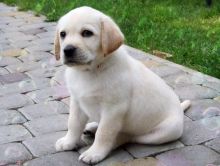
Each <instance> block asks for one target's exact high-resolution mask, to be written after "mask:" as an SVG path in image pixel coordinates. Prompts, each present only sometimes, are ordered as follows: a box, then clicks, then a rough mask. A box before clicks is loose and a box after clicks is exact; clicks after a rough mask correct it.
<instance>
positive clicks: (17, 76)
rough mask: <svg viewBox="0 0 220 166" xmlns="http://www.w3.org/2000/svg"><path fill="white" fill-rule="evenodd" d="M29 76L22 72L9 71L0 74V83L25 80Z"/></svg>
mask: <svg viewBox="0 0 220 166" xmlns="http://www.w3.org/2000/svg"><path fill="white" fill-rule="evenodd" d="M27 79H29V77H28V76H27V75H26V74H24V73H10V74H5V75H1V76H0V83H2V84H10V83H14V82H19V81H23V80H27Z"/></svg>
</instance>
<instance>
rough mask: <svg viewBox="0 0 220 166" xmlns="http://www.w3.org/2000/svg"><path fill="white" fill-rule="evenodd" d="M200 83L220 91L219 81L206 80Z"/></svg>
mask: <svg viewBox="0 0 220 166" xmlns="http://www.w3.org/2000/svg"><path fill="white" fill-rule="evenodd" d="M202 85H203V86H206V87H209V88H211V89H214V90H216V91H218V92H220V82H214V81H213V82H211V81H206V82H204V83H203V84H202Z"/></svg>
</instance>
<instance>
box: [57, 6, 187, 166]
mask: <svg viewBox="0 0 220 166" xmlns="http://www.w3.org/2000/svg"><path fill="white" fill-rule="evenodd" d="M123 40H124V36H123V34H122V32H121V31H120V29H119V27H118V26H117V25H116V24H115V23H114V21H113V20H112V19H111V18H110V17H108V16H106V15H104V14H103V13H101V12H99V11H97V10H95V9H92V8H90V7H80V8H76V9H74V10H72V11H70V12H69V13H67V14H66V15H64V16H63V17H62V18H61V19H60V20H59V22H58V26H57V32H56V37H55V56H56V59H57V60H59V59H61V61H62V63H63V64H65V65H66V66H67V68H66V71H65V78H66V82H67V86H68V89H69V91H70V94H71V98H70V111H69V112H70V114H69V120H68V132H67V134H66V136H65V137H63V138H61V139H59V140H58V141H57V142H56V150H57V151H63V150H71V149H75V148H77V146H78V144H79V142H80V137H81V135H82V133H83V130H84V128H85V126H86V124H87V122H88V120H90V121H92V122H96V123H91V125H90V124H87V128H94V126H96V124H98V126H96V127H97V131H96V133H95V140H94V142H93V144H92V145H91V147H90V148H89V149H88V150H86V151H85V152H83V153H82V154H81V155H80V157H79V160H82V161H84V162H86V163H90V164H91V163H97V162H99V161H101V160H103V159H104V158H105V157H106V156H107V155H108V154H109V153H110V151H111V150H112V149H114V148H116V147H118V146H120V145H122V144H124V143H127V142H134V143H142V144H162V143H166V142H170V141H173V140H176V139H178V138H179V137H180V136H181V135H182V132H183V110H184V109H186V108H187V107H188V106H189V105H190V102H189V101H185V102H183V103H181V104H180V101H179V99H178V97H177V96H176V94H175V93H174V92H173V91H172V89H171V88H170V87H169V86H168V85H167V84H166V83H165V82H164V81H163V80H162V79H161V78H159V77H158V76H157V75H155V74H154V73H153V72H151V71H150V70H149V69H147V68H146V67H145V66H144V65H143V64H142V63H140V62H139V61H137V60H135V59H133V58H132V57H131V56H129V55H128V53H127V52H126V50H125V48H124V46H123V45H122V44H123ZM94 124H95V125H94ZM89 126H91V127H89ZM95 130H96V129H95Z"/></svg>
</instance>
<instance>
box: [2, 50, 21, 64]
mask: <svg viewBox="0 0 220 166" xmlns="http://www.w3.org/2000/svg"><path fill="white" fill-rule="evenodd" d="M18 63H21V61H19V60H18V59H17V58H15V57H9V56H1V53H0V67H4V66H7V65H11V64H18Z"/></svg>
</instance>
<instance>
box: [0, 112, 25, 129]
mask: <svg viewBox="0 0 220 166" xmlns="http://www.w3.org/2000/svg"><path fill="white" fill-rule="evenodd" d="M26 121H27V119H25V118H24V117H23V116H22V115H21V114H20V113H19V112H17V111H15V110H0V126H1V125H11V124H20V123H24V122H26Z"/></svg>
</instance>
